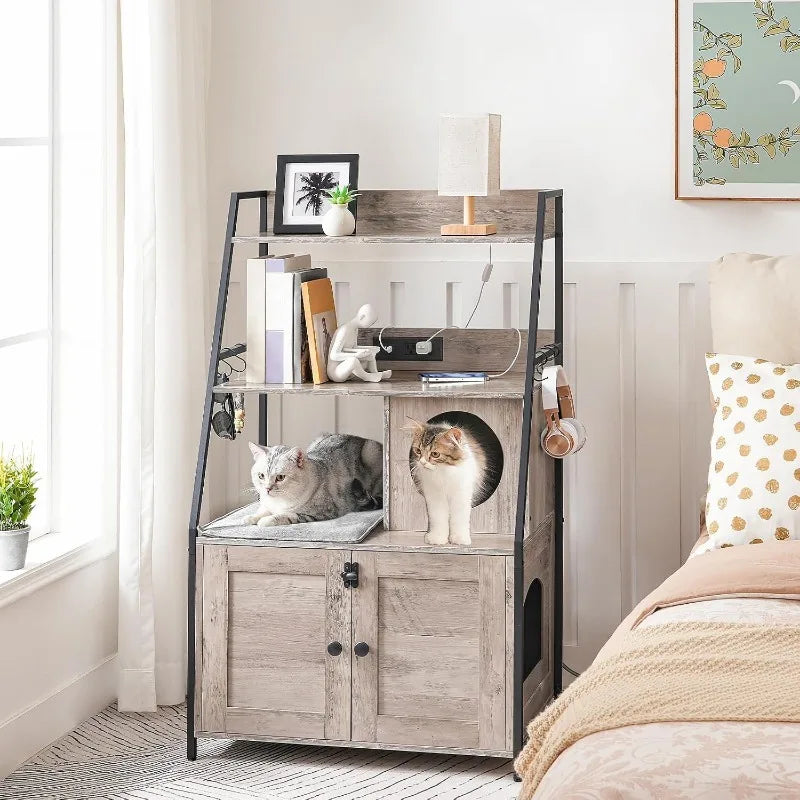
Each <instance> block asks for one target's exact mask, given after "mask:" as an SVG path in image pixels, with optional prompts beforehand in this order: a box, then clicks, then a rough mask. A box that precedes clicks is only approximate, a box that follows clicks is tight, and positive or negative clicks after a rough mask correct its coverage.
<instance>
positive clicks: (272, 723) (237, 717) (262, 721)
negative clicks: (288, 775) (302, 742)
mask: <svg viewBox="0 0 800 800" xmlns="http://www.w3.org/2000/svg"><path fill="white" fill-rule="evenodd" d="M225 730H226V732H227V733H228V734H233V735H238V734H250V733H254V732H259V731H264V732H269V734H270V735H271V736H277V737H292V738H298V739H311V738H315V739H322V738H324V717H323V716H322V715H321V714H312V713H308V712H306V713H302V712H298V711H280V710H270V709H263V708H236V707H232V708H229V709H228V710H227V714H226V720H225Z"/></svg>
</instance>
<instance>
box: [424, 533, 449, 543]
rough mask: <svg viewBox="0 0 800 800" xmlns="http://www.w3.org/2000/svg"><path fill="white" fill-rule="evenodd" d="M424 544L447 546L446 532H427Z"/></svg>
mask: <svg viewBox="0 0 800 800" xmlns="http://www.w3.org/2000/svg"><path fill="white" fill-rule="evenodd" d="M425 544H447V531H428V532H427V533H426V534H425Z"/></svg>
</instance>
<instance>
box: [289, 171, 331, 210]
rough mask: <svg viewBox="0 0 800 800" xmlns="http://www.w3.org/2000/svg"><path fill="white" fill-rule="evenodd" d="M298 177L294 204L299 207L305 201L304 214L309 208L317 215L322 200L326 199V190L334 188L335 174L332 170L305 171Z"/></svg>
mask: <svg viewBox="0 0 800 800" xmlns="http://www.w3.org/2000/svg"><path fill="white" fill-rule="evenodd" d="M299 178H300V186H299V187H298V189H299V193H298V195H297V198H296V199H295V205H296V206H298V207H299V206H301V205H302V204H303V203H305V212H306V214H307V213H308V212H309V210H310V211H311V213H312V214H313V215H314V216H315V217H317V216H319V213H320V211H321V210H322V201H323V200H327V199H328V195H327V191H328V190H329V189H335V188H336V185H337V175H336V173H333V172H306V173H305V174H303V175H300V176H299Z"/></svg>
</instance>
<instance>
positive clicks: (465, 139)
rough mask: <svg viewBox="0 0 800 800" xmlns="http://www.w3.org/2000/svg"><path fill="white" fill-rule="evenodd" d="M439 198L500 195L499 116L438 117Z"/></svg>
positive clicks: (445, 115)
mask: <svg viewBox="0 0 800 800" xmlns="http://www.w3.org/2000/svg"><path fill="white" fill-rule="evenodd" d="M439 194H440V195H446V196H449V197H454V196H455V197H462V196H463V197H467V196H470V197H486V196H487V195H497V194H500V115H499V114H442V116H441V117H440V118H439Z"/></svg>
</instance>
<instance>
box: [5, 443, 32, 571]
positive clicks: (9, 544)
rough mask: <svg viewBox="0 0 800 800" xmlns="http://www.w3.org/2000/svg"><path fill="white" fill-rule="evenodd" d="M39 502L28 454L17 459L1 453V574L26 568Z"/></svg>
mask: <svg viewBox="0 0 800 800" xmlns="http://www.w3.org/2000/svg"><path fill="white" fill-rule="evenodd" d="M35 502H36V470H35V469H34V468H33V460H32V459H31V458H30V456H26V455H25V454H24V453H23V455H22V457H21V458H19V459H15V458H14V457H13V455H12V456H6V455H5V454H4V453H3V452H2V451H0V570H16V569H22V568H23V567H24V566H25V556H26V554H27V552H28V539H29V537H30V534H31V526H30V525H28V518H29V517H30V515H31V511H33V506H34V503H35Z"/></svg>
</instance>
